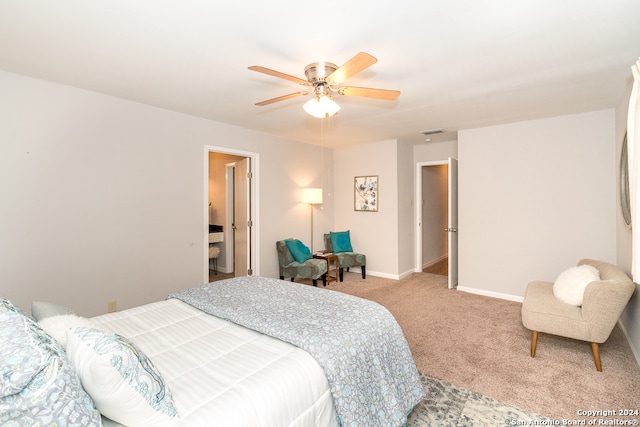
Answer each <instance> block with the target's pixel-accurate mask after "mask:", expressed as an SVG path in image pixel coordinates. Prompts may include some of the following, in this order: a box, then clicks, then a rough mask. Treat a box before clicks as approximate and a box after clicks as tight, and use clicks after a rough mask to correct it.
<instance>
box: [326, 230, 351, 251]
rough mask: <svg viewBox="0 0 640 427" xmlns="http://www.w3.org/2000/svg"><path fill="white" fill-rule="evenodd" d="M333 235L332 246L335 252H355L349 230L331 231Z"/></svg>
mask: <svg viewBox="0 0 640 427" xmlns="http://www.w3.org/2000/svg"><path fill="white" fill-rule="evenodd" d="M330 236H331V248H332V249H333V252H334V253H336V254H339V253H340V252H353V248H352V247H351V235H350V233H349V230H347V231H338V232H335V233H334V232H333V231H332V232H330Z"/></svg>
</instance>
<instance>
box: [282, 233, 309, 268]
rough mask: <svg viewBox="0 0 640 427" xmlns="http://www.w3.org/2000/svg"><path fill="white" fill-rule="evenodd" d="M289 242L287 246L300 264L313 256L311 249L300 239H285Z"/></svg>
mask: <svg viewBox="0 0 640 427" xmlns="http://www.w3.org/2000/svg"><path fill="white" fill-rule="evenodd" d="M285 243H286V244H287V248H289V252H291V255H293V257H294V258H295V260H296V261H298V262H299V263H300V264H302V263H304V262H305V261H306V260H308V259H311V258H313V257H312V256H311V250H309V248H308V247H306V246H305V244H304V243H302V242H301V241H300V240H297V239H295V240H294V239H289V240H285Z"/></svg>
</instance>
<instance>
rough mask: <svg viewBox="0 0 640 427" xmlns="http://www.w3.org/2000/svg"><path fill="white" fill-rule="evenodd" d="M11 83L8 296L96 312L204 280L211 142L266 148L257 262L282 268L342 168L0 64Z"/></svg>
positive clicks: (3, 185)
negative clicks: (319, 196) (282, 255)
mask: <svg viewBox="0 0 640 427" xmlns="http://www.w3.org/2000/svg"><path fill="white" fill-rule="evenodd" d="M0 93H2V96H0V141H1V144H0V200H2V204H1V205H0V236H2V239H0V295H2V296H4V297H7V298H9V299H11V300H13V301H15V302H16V303H17V304H18V305H20V306H21V307H23V308H24V309H26V310H27V311H28V310H29V307H30V303H31V301H32V300H36V299H38V300H47V301H54V302H58V303H62V304H65V305H68V306H70V307H71V308H72V309H74V310H76V311H77V312H78V313H79V314H81V315H85V316H91V315H96V314H101V313H104V312H105V311H106V308H107V301H109V300H117V301H118V308H119V309H124V308H127V307H131V306H135V305H139V304H142V303H145V302H148V301H155V300H159V299H163V298H165V297H166V295H167V294H168V293H170V292H172V291H175V290H177V289H181V288H185V287H189V286H196V285H200V284H202V283H203V282H204V281H205V280H206V277H205V276H206V272H207V259H206V258H207V256H206V246H207V245H206V231H207V230H206V222H207V219H206V217H207V209H206V199H207V195H206V188H205V183H206V181H207V171H206V163H207V162H206V155H207V154H206V150H205V147H206V146H223V147H229V148H233V149H235V150H242V151H249V152H254V153H258V157H259V159H258V160H259V167H260V169H259V186H258V197H259V209H260V211H259V224H257V225H258V230H259V235H258V236H257V240H258V244H259V247H258V251H259V264H258V265H257V266H256V269H257V273H258V274H261V275H265V276H270V277H277V275H278V273H277V257H276V251H275V241H276V240H279V239H282V238H286V237H289V236H301V237H304V236H305V235H307V234H308V233H309V210H308V206H307V205H303V204H301V203H300V202H299V200H300V199H299V196H300V194H299V193H300V188H301V187H304V186H310V185H313V186H321V185H322V184H323V180H324V179H323V177H322V176H321V167H327V169H328V170H330V169H331V156H324V157H325V158H326V164H321V163H320V162H318V161H317V159H318V158H321V157H322V154H321V150H320V148H319V147H316V146H312V145H308V144H300V143H296V142H292V141H285V140H281V139H277V138H274V137H270V136H268V135H264V134H259V133H256V132H253V131H249V130H245V129H241V128H238V127H234V126H229V125H224V124H221V123H217V122H213V121H209V120H204V119H200V118H195V117H190V116H187V115H183V114H178V113H174V112H170V111H166V110H161V109H158V108H153V107H149V106H145V105H142V104H137V103H133V102H129V101H125V100H122V99H117V98H113V97H109V96H104V95H100V94H96V93H92V92H88V91H84V90H79V89H75V88H71V87H67V86H63V85H57V84H52V83H48V82H44V81H41V80H36V79H31V78H28V77H23V76H18V75H15V74H10V73H6V72H0ZM329 181H330V180H329ZM390 202H392V201H390ZM332 209H333V206H332V202H331V201H328V203H326V204H325V206H324V209H323V210H316V212H315V217H314V220H315V221H316V224H317V227H318V229H319V230H323V229H326V230H328V229H330V228H331V226H332V217H333V212H332Z"/></svg>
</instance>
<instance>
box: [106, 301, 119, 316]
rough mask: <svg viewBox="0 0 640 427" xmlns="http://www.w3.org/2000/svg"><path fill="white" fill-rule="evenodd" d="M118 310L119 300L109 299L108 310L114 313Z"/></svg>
mask: <svg viewBox="0 0 640 427" xmlns="http://www.w3.org/2000/svg"><path fill="white" fill-rule="evenodd" d="M116 311H118V301H109V302H108V303H107V312H108V313H113V312H116Z"/></svg>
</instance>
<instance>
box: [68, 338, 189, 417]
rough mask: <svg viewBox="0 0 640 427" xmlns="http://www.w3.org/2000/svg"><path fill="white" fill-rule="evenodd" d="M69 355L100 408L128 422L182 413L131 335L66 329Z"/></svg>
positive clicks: (85, 386) (111, 415)
mask: <svg viewBox="0 0 640 427" xmlns="http://www.w3.org/2000/svg"><path fill="white" fill-rule="evenodd" d="M67 351H68V353H69V359H71V362H72V363H73V365H74V366H75V368H76V371H78V375H80V380H81V381H82V385H83V386H84V388H85V389H86V390H87V391H88V392H89V394H90V395H91V397H93V400H94V402H95V403H96V406H97V408H98V409H99V410H100V412H101V413H102V414H103V415H104V416H106V417H108V418H110V419H112V420H113V421H116V422H119V423H121V424H124V425H135V426H137V427H138V426H139V427H145V426H150V427H157V426H161V425H163V424H166V423H170V422H171V421H174V420H175V418H176V417H177V416H178V413H177V411H176V408H175V405H174V403H173V396H172V395H171V391H170V390H169V389H168V387H167V386H166V385H165V382H164V380H163V378H162V376H161V375H160V372H159V371H158V370H157V369H156V367H155V366H154V365H153V363H152V362H151V360H149V358H147V356H146V355H145V354H144V353H143V352H142V350H140V349H139V348H138V346H136V345H135V344H134V343H133V342H131V341H130V340H128V339H127V338H125V337H123V336H120V335H118V334H114V333H112V332H104V331H100V330H98V329H92V328H82V327H80V328H74V329H71V330H69V331H67Z"/></svg>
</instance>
